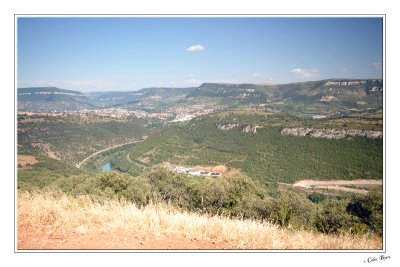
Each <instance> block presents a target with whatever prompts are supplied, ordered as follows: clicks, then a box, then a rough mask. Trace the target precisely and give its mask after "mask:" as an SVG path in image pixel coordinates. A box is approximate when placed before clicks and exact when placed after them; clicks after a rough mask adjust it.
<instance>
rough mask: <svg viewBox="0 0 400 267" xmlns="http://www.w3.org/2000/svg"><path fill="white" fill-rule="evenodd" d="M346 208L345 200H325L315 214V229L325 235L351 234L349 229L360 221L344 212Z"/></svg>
mask: <svg viewBox="0 0 400 267" xmlns="http://www.w3.org/2000/svg"><path fill="white" fill-rule="evenodd" d="M346 206H347V201H346V200H338V199H334V198H329V199H327V200H325V201H324V202H323V205H322V207H321V210H320V211H319V212H318V214H317V218H316V222H315V225H316V227H317V229H318V230H319V231H321V232H323V233H325V234H340V233H351V231H352V230H351V229H352V228H354V225H357V223H360V221H359V220H358V218H357V217H355V216H352V215H351V214H349V213H347V212H346ZM357 227H359V228H360V227H361V226H359V225H358V226H357Z"/></svg>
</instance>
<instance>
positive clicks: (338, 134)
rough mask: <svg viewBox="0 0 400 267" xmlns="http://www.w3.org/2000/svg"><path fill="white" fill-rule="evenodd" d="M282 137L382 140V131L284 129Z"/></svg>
mask: <svg viewBox="0 0 400 267" xmlns="http://www.w3.org/2000/svg"><path fill="white" fill-rule="evenodd" d="M281 134H282V135H291V136H311V137H315V138H327V139H341V138H347V137H357V136H360V137H367V138H372V139H378V138H382V132H381V131H370V130H358V129H348V130H346V129H314V128H283V129H282V130H281Z"/></svg>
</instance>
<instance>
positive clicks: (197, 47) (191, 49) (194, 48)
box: [186, 44, 205, 52]
mask: <svg viewBox="0 0 400 267" xmlns="http://www.w3.org/2000/svg"><path fill="white" fill-rule="evenodd" d="M204 49H205V47H204V46H202V45H201V44H196V45H192V46H191V47H189V48H186V51H188V52H200V51H203V50H204Z"/></svg>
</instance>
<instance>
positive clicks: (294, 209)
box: [270, 189, 316, 229]
mask: <svg viewBox="0 0 400 267" xmlns="http://www.w3.org/2000/svg"><path fill="white" fill-rule="evenodd" d="M315 216H316V206H315V205H314V204H313V203H311V202H310V201H309V200H308V199H307V198H306V196H305V195H303V194H300V193H296V192H294V191H288V190H282V189H281V190H279V191H278V197H277V199H275V200H274V203H273V207H272V213H271V215H270V219H272V221H274V222H275V223H278V224H279V225H280V226H289V225H290V226H292V227H294V228H297V229H298V228H307V229H310V228H313V227H314V222H315Z"/></svg>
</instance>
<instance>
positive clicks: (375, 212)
mask: <svg viewBox="0 0 400 267" xmlns="http://www.w3.org/2000/svg"><path fill="white" fill-rule="evenodd" d="M347 211H348V212H349V213H351V214H353V215H355V216H357V217H358V218H360V220H361V221H362V222H363V223H364V224H366V225H368V226H369V227H370V228H371V229H372V230H373V231H375V232H376V233H378V234H379V235H381V236H382V234H383V194H382V191H381V190H373V191H371V192H370V193H369V194H368V195H367V196H356V197H354V199H353V200H352V201H351V202H350V203H349V204H348V205H347Z"/></svg>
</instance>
